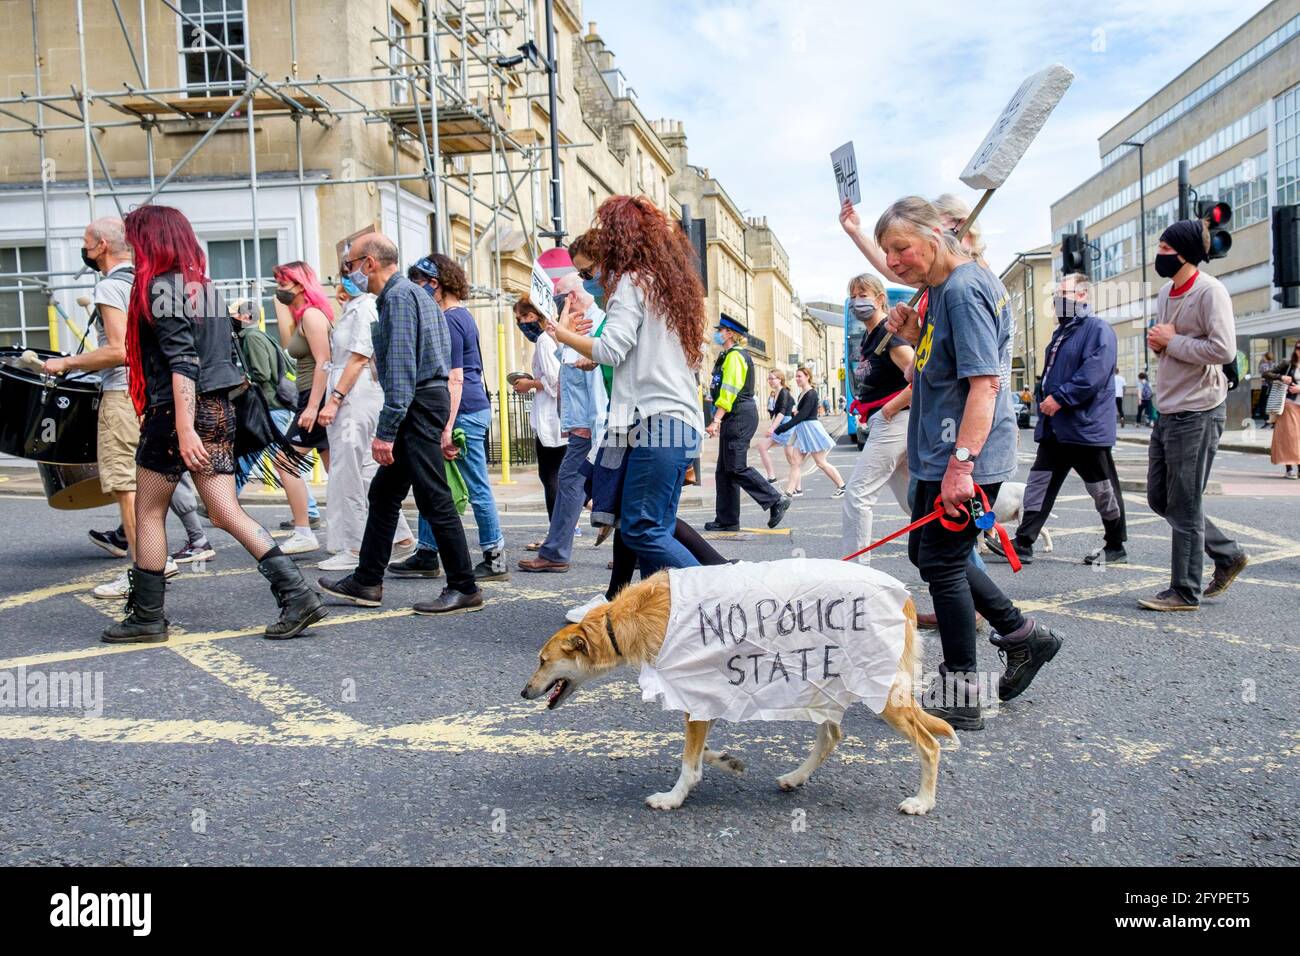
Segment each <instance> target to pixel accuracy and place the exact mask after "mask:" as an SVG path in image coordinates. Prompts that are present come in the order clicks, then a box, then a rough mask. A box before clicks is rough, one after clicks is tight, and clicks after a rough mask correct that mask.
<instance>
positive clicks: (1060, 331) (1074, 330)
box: [1034, 315, 1116, 448]
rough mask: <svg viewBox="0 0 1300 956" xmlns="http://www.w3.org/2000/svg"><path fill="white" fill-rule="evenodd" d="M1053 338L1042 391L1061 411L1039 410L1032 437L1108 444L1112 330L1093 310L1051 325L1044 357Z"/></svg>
mask: <svg viewBox="0 0 1300 956" xmlns="http://www.w3.org/2000/svg"><path fill="white" fill-rule="evenodd" d="M1058 340H1059V341H1060V350H1059V351H1058V352H1057V353H1056V360H1055V361H1054V362H1052V367H1051V368H1050V369H1048V371H1047V376H1046V377H1045V378H1044V379H1043V391H1042V393H1043V395H1050V396H1052V397H1053V398H1055V399H1056V400H1057V402H1059V403H1060V405H1061V410H1060V411H1058V412H1057V413H1056V414H1055V415H1050V416H1049V415H1043V414H1042V413H1041V412H1040V413H1039V416H1038V426H1037V427H1036V428H1035V429H1034V440H1035V441H1042V440H1043V438H1044V437H1051V438H1055V439H1056V440H1057V441H1061V442H1068V443H1070V444H1076V445H1096V446H1099V447H1106V448H1109V447H1111V446H1113V445H1114V444H1115V355H1116V342H1115V330H1114V329H1112V328H1111V327H1110V325H1109V324H1108V323H1107V322H1106V321H1105V320H1104V319H1099V318H1097V317H1096V316H1095V315H1087V316H1081V317H1079V318H1075V319H1072V320H1070V321H1069V322H1066V323H1064V324H1062V325H1058V326H1057V327H1056V331H1055V332H1053V333H1052V341H1051V343H1050V344H1049V345H1048V346H1047V352H1046V353H1045V356H1044V358H1046V356H1050V355H1051V354H1052V349H1053V348H1054V347H1055V346H1056V343H1057V341H1058Z"/></svg>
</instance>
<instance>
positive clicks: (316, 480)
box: [311, 451, 325, 485]
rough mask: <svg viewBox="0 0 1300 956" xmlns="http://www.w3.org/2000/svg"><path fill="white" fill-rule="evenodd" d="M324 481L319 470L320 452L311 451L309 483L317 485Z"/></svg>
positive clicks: (321, 471)
mask: <svg viewBox="0 0 1300 956" xmlns="http://www.w3.org/2000/svg"><path fill="white" fill-rule="evenodd" d="M324 480H325V473H324V471H323V470H322V468H321V463H320V452H318V451H312V453H311V483H312V484H313V485H319V484H320V483H321V482H322V481H324Z"/></svg>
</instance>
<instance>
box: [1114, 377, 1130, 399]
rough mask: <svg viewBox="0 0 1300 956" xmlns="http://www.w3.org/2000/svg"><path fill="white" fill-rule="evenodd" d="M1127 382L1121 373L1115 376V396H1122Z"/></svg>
mask: <svg viewBox="0 0 1300 956" xmlns="http://www.w3.org/2000/svg"><path fill="white" fill-rule="evenodd" d="M1127 384H1128V382H1126V381H1124V376H1123V375H1116V376H1115V397H1116V398H1123V397H1124V386H1126V385H1127Z"/></svg>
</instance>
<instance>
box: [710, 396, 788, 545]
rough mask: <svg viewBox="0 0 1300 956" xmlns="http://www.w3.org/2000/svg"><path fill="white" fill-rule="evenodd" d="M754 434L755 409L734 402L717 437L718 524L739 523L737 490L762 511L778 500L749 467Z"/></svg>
mask: <svg viewBox="0 0 1300 956" xmlns="http://www.w3.org/2000/svg"><path fill="white" fill-rule="evenodd" d="M756 431H758V406H757V405H755V404H754V403H753V402H752V401H748V402H736V404H735V405H734V406H733V407H732V409H731V411H730V412H729V413H728V414H727V417H726V418H724V419H723V420H722V429H721V432H720V434H719V447H718V470H717V474H716V479H717V501H716V508H715V510H716V515H715V517H714V520H715V521H717V523H718V524H740V489H742V488H743V489H745V491H747V492H749V496H750V497H751V498H753V499H754V500H755V501H757V502H758V504H759V506H760V507H762V508H763V509H764V510H766V509H768V508H771V507H772V506H773V505H775V504H776V503H777V502H778V501H780V500H781V493H780V492H779V491H777V490H776V489H775V488H774V487H772V483H771V482H770V481H768V480H767V479H766V478H764V477H763V476H762V475H760V474H759V473H758V470H757V469H755V468H751V467H749V440H750V439H751V438H753V437H754V432H756Z"/></svg>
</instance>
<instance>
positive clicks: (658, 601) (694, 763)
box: [522, 572, 957, 814]
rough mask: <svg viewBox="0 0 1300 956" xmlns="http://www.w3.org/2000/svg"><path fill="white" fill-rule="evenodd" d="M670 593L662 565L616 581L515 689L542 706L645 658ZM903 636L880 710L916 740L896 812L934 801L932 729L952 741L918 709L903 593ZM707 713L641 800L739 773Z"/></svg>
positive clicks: (667, 800) (783, 782)
mask: <svg viewBox="0 0 1300 956" xmlns="http://www.w3.org/2000/svg"><path fill="white" fill-rule="evenodd" d="M670 606H671V592H670V589H669V579H668V574H667V572H660V573H659V574H656V575H654V576H653V577H651V578H649V579H647V580H645V581H642V582H640V583H639V584H635V585H631V586H629V587H627V588H624V589H623V591H622V593H620V594H619V595H618V597H616V598H615V599H614V600H613V601H612V602H610V603H609V604H604V605H602V606H600V607H598V608H595V609H593V610H591V611H590V612H588V614H587V616H586V617H585V618H583V620H582V623H581V624H569V625H566V626H565V627H563V628H561V629H560V630H559V631H557V632H556V633H555V635H554V636H553V637H551V639H550V640H549V641H547V642H546V644H545V646H544V647H543V648H542V650H541V653H540V654H539V664H538V667H537V672H536V673H535V674H533V676H532V677H531V678H530V679H529V681H528V683H527V684H526V685H525V686H524V689H523V691H522V696H523V697H524V698H525V699H527V700H536V699H537V698H538V697H541V696H542V695H543V694H549V695H550V696H549V703H548V704H547V706H548V708H549V709H552V710H553V709H555V708H556V707H558V706H559V705H560V704H562V703H564V702H565V701H566V700H568V699H569V698H570V697H572V696H573V693H574V692H575V691H576V690H577V689H578V688H579V687H581V686H582V685H583V684H585V683H586V682H587V681H589V680H591V679H592V678H593V677H599V676H600V675H602V674H607V673H609V672H610V671H612V670H614V669H615V668H618V667H623V666H638V665H640V664H642V663H653V662H654V660H655V658H656V656H657V655H658V653H659V649H660V648H661V647H662V646H663V643H664V638H665V634H666V632H667V629H668V617H669V611H670ZM905 613H906V616H907V629H906V641H905V644H904V648H903V655H902V658H901V659H900V660H899V662H898V673H897V675H896V677H895V678H894V682H893V685H892V686H891V688H890V692H889V700H888V702H887V703H886V705H885V708H884V710H883V711H882V713H881V715H880V716H881V717H882V718H883V719H884V721H885V722H886V723H888V724H889V725H890V726H891V727H893V728H894V729H895V730H897V731H898V732H899V733H900V734H902V735H903V736H904V737H906V738H907V739H908V740H910V741H912V743H913V744H914V745H915V746H916V750H917V753H918V754H919V755H920V758H921V786H920V789H919V790H918V791H917V794H916V796H914V797H908V798H907V799H906V800H904V801H903V802H902V803H900V804H899V805H898V809H899V810H901V811H902V812H903V813H913V814H920V813H926V812H927V811H929V810H930V809H931V808H932V807H933V806H934V791H935V784H936V781H937V780H938V775H939V742H938V740H936V739H935V736H936V735H938V736H941V737H948V738H951V739H952V740H953V741H956V740H957V734H956V733H955V732H954V731H953V729H952V727H950V726H949V725H948V724H947V723H946V722H945V721H943V720H940V719H939V718H938V717H933V716H931V715H930V714H927V713H926V712H925V711H924V710H922V709H921V706H920V705H919V704H918V703H917V700H916V697H915V696H914V694H913V692H912V675H913V674H914V673H917V672H918V671H917V665H918V662H919V655H920V647H921V642H920V638H919V637H918V636H917V632H916V607H915V605H913V603H912V601H911V600H910V599H909V600H908V601H907V604H906V607H905ZM712 725H713V721H711V720H691V716H690V714H687V715H686V747H685V749H684V751H683V752H682V769H681V775H680V776H679V777H678V778H677V783H676V785H675V786H674V787H673V788H672V789H671V790H668V791H665V792H663V793H655V794H651V795H650V796H649V797H647V798H646V803H648V804H649V805H650V806H651V807H654V808H655V809H656V810H675V809H676V808H677V807H680V806H681V805H682V801H684V800H685V799H686V795H687V794H689V793H690V792H691V789H692V788H693V787H694V786H695V785H696V784H697V783H699V781H700V777H701V776H702V773H703V764H708V765H709V766H712V767H719V768H721V769H723V770H729V771H731V772H732V773H740V772H742V771H743V770H744V765H743V764H742V763H741V762H740V761H739V760H738V759H736V758H735V757H732V756H730V755H729V754H725V753H724V754H718V753H715V752H714V751H712V750H709V749H707V748H706V747H705V746H704V742H705V739H706V738H707V737H708V733H709V728H710V727H711V726H712ZM840 738H841V733H840V727H839V725H838V724H836V723H832V722H830V721H827V722H825V723H821V724H818V725H817V739H816V741H815V743H814V744H813V747H812V751H811V752H810V753H809V754H808V758H807V759H806V760H804V762H803V763H802V764H801V765H800V766H799V767H798V768H797V769H795V770H792V771H791V772H790V773H787V774H784V775H782V776H780V777H778V778H777V783H778V784H779V785H780V787H781V789H782V790H794V789H796V788H798V787H801V786H803V785H804V784H805V783H807V782H808V778H809V777H811V776H812V773H813V771H814V770H816V769H817V768H818V767H819V766H821V764H822V763H823V762H824V761H825V760H826V758H827V757H829V756H830V755H831V752H832V751H833V750H834V749H835V746H836V744H838V743H839V742H840Z"/></svg>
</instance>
